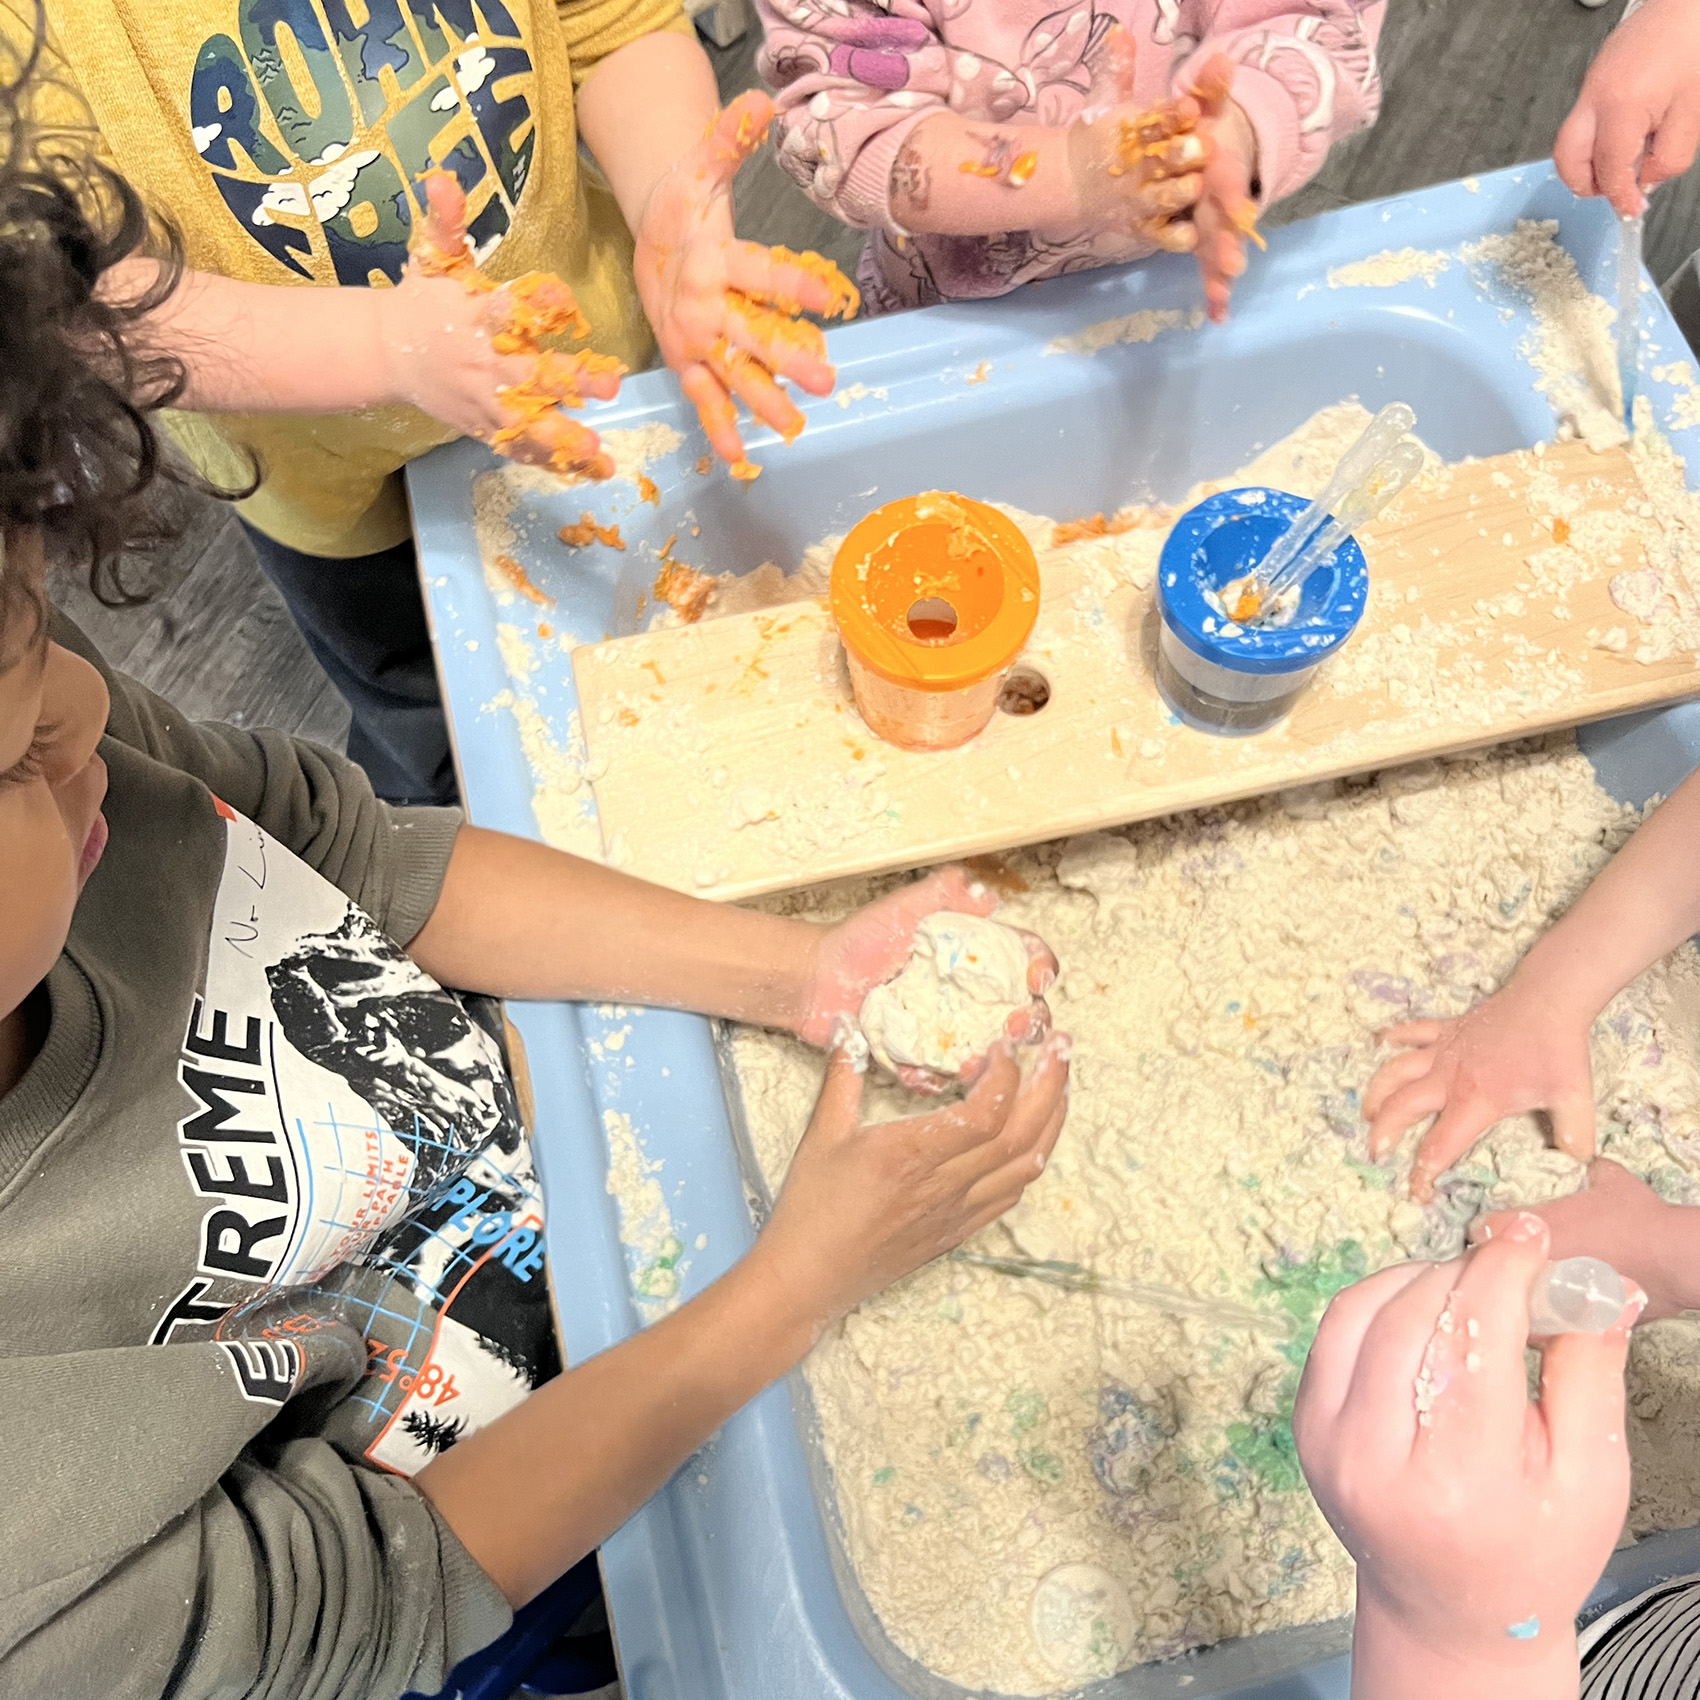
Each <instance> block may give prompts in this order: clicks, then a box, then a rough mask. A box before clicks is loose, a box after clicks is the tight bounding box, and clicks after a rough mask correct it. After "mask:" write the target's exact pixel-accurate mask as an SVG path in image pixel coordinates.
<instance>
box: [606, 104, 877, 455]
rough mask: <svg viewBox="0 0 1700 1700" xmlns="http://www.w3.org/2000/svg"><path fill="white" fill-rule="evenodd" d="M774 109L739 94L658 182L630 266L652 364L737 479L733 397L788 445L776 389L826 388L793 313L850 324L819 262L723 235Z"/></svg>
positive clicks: (851, 303) (827, 372) (841, 289)
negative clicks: (651, 335)
mask: <svg viewBox="0 0 1700 1700" xmlns="http://www.w3.org/2000/svg"><path fill="white" fill-rule="evenodd" d="M772 118H773V102H772V101H771V100H769V99H768V97H767V96H766V95H765V94H760V93H756V92H754V91H751V92H750V93H747V94H742V95H740V96H739V97H738V98H737V99H736V100H735V101H733V102H732V104H731V105H730V106H728V107H727V108H726V109H725V110H724V111H723V112H722V113H721V114H720V116H719V117H718V118H717V119H716V120H715V123H714V127H713V129H711V130H710V131H709V133H708V134H707V135H706V136H705V137H704V138H703V139H702V141H700V142H699V143H698V144H697V145H696V146H695V147H694V148H692V149H691V151H690V152H689V153H687V154H686V155H685V157H684V158H683V159H681V160H680V161H679V163H678V164H677V165H675V166H674V167H673V169H672V170H671V171H670V172H668V173H667V175H666V176H665V177H663V178H662V180H661V181H660V183H658V184H657V185H656V187H655V191H654V193H653V194H652V195H651V196H650V198H649V204H648V206H647V207H646V208H645V209H644V214H643V218H642V220H641V221H640V223H639V227H638V234H637V256H636V260H635V262H634V263H635V269H636V275H637V287H638V294H639V296H640V297H641V298H642V300H643V309H644V312H645V313H646V314H648V316H649V322H650V324H651V325H652V326H653V327H654V329H655V338H656V341H657V342H658V343H659V344H660V347H661V355H662V358H663V359H664V360H665V361H666V362H667V364H668V365H669V366H671V367H672V368H673V370H674V371H675V372H677V373H678V374H679V387H680V388H681V389H682V390H683V391H684V392H685V394H686V395H687V396H688V397H689V398H690V400H691V402H692V403H693V404H694V405H695V407H696V410H697V414H698V417H700V418H701V420H702V427H703V430H704V431H706V432H707V433H708V440H709V442H710V443H711V444H712V445H713V447H714V451H715V453H716V454H718V455H719V456H720V457H721V459H722V460H726V461H730V462H731V463H732V469H733V472H734V474H735V475H736V476H740V477H749V478H753V477H754V476H755V474H756V469H755V468H754V467H753V466H751V465H750V463H749V462H748V461H746V460H745V459H744V445H743V442H742V440H741V439H740V437H739V435H738V425H737V409H736V407H735V406H734V405H733V400H732V398H733V397H734V396H736V397H737V399H738V400H739V401H741V402H743V404H744V405H745V407H747V408H748V409H749V410H750V412H751V413H752V414H754V415H755V417H756V418H757V419H759V420H761V421H762V422H763V423H764V424H766V425H771V426H772V427H773V429H774V430H775V431H777V432H778V433H779V434H780V436H782V437H784V438H785V439H786V440H787V441H789V440H790V439H791V438H792V437H794V436H796V434H797V433H798V432H799V431H801V430H802V428H803V415H802V414H801V412H799V411H798V408H797V406H796V404H795V403H794V402H793V401H792V400H791V399H790V397H789V396H787V395H786V394H785V392H784V391H783V390H782V389H781V388H780V387H779V385H778V384H777V383H776V382H775V381H774V380H775V378H776V377H785V378H789V379H790V380H791V382H792V383H794V384H796V385H797V386H798V387H799V388H801V389H804V390H807V391H808V392H809V394H810V395H829V394H831V392H832V380H833V371H832V367H831V366H830V365H828V364H827V359H826V342H825V339H824V338H823V337H822V336H821V333H820V331H819V330H818V329H817V328H816V327H815V326H814V325H812V324H810V323H809V322H808V320H806V319H800V318H798V317H797V316H796V315H797V313H798V312H799V310H801V309H807V310H808V311H809V312H811V313H818V314H820V315H822V316H823V317H826V318H832V317H835V316H837V315H840V314H842V315H844V316H846V317H848V316H849V315H850V314H853V313H854V312H855V311H856V308H857V306H858V304H859V297H858V296H857V293H856V289H855V286H854V285H853V284H852V283H851V282H850V280H849V279H848V278H846V277H845V276H844V275H843V274H842V273H841V272H840V271H839V270H838V269H837V267H835V266H832V265H829V264H828V263H827V262H826V261H825V260H823V259H821V258H820V256H819V255H818V254H793V253H790V252H789V251H788V250H786V249H784V248H763V247H761V246H759V245H758V244H757V243H754V242H740V241H738V240H737V239H736V237H734V235H733V233H732V179H733V178H734V177H735V176H737V174H738V167H739V166H741V165H742V164H743V163H744V161H745V160H746V159H748V158H749V157H750V155H751V154H752V153H754V152H755V150H756V149H757V148H758V147H760V146H761V144H762V141H763V138H765V136H766V135H767V127H768V124H769V123H770V122H771V120H772Z"/></svg>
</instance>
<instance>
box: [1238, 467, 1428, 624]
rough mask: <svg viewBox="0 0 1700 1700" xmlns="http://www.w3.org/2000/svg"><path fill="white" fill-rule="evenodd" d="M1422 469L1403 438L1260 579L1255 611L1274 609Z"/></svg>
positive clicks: (1259, 573)
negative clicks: (1307, 538)
mask: <svg viewBox="0 0 1700 1700" xmlns="http://www.w3.org/2000/svg"><path fill="white" fill-rule="evenodd" d="M1422 469H1423V451H1422V449H1421V448H1420V447H1419V446H1418V445H1417V444H1416V443H1414V442H1412V441H1411V439H1410V438H1409V437H1407V438H1406V439H1405V440H1404V441H1403V442H1399V443H1395V444H1394V445H1393V447H1392V449H1391V450H1389V451H1388V453H1387V454H1386V455H1385V456H1384V457H1383V458H1382V459H1381V460H1380V461H1378V462H1377V463H1376V464H1375V465H1374V466H1372V467H1371V468H1370V469H1369V471H1368V472H1367V473H1365V475H1364V477H1363V478H1362V480H1361V481H1360V482H1359V483H1357V484H1356V485H1354V486H1353V487H1352V488H1351V489H1350V490H1348V491H1347V492H1346V494H1345V495H1344V496H1343V497H1342V498H1341V500H1340V505H1339V508H1338V510H1337V512H1336V514H1335V517H1334V518H1333V519H1331V520H1329V522H1328V523H1327V524H1326V525H1325V526H1323V528H1322V529H1321V530H1320V531H1319V532H1317V533H1316V535H1315V536H1314V537H1312V538H1311V540H1310V541H1309V542H1308V543H1307V544H1305V546H1304V547H1303V548H1302V549H1300V550H1299V552H1298V553H1297V554H1296V555H1294V556H1293V558H1292V559H1291V560H1290V561H1288V562H1287V564H1286V565H1285V566H1284V567H1282V568H1281V570H1280V571H1279V572H1278V573H1275V574H1273V575H1271V576H1267V577H1265V576H1264V572H1263V569H1262V568H1259V569H1258V576H1259V577H1260V578H1262V579H1263V595H1262V597H1261V598H1260V602H1259V612H1260V613H1261V612H1263V611H1265V610H1267V611H1268V612H1270V613H1273V612H1274V611H1275V605H1276V604H1277V602H1279V600H1280V599H1281V598H1282V597H1283V596H1285V595H1286V593H1287V592H1288V591H1289V590H1292V589H1293V588H1294V587H1295V586H1296V585H1301V584H1303V583H1304V581H1305V580H1306V579H1307V578H1309V577H1310V575H1311V574H1312V573H1313V572H1315V571H1316V569H1317V568H1318V567H1320V566H1321V565H1322V563H1323V562H1324V561H1326V560H1327V559H1328V558H1329V557H1330V556H1331V555H1332V554H1333V553H1334V551H1335V550H1336V549H1338V548H1339V547H1340V544H1341V543H1342V542H1343V541H1344V540H1345V539H1346V538H1347V537H1348V536H1349V535H1350V534H1351V533H1352V532H1354V531H1356V530H1357V529H1358V528H1359V527H1360V526H1365V525H1368V524H1369V522H1370V521H1371V520H1372V519H1374V518H1375V516H1376V515H1377V514H1378V513H1380V512H1381V510H1382V509H1383V508H1384V507H1386V506H1387V504H1388V503H1389V502H1391V501H1392V500H1393V498H1394V497H1395V496H1397V495H1398V494H1399V492H1400V491H1401V490H1403V489H1404V488H1405V486H1406V485H1407V484H1409V483H1410V482H1411V480H1412V479H1413V478H1415V477H1416V475H1417V474H1418V473H1419V472H1421V471H1422Z"/></svg>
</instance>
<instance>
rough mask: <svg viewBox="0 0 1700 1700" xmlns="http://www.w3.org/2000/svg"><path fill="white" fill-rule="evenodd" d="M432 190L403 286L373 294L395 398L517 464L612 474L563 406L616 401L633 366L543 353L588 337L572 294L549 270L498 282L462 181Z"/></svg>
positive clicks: (441, 176) (433, 178) (443, 180)
mask: <svg viewBox="0 0 1700 1700" xmlns="http://www.w3.org/2000/svg"><path fill="white" fill-rule="evenodd" d="M425 194H426V200H427V203H428V205H429V209H430V210H429V213H428V215H427V217H426V220H425V223H424V225H423V227H422V228H421V230H420V231H419V233H418V235H417V237H416V239H415V242H414V246H413V253H412V255H411V256H410V258H409V260H408V263H407V269H406V270H405V271H404V272H403V273H402V279H401V282H400V284H399V285H397V287H396V288H394V289H384V290H373V291H372V292H371V293H372V296H373V300H374V306H375V309H376V311H377V314H378V336H379V340H380V342H381V343H382V346H383V350H384V358H385V363H386V366H387V368H388V373H389V386H388V387H389V388H390V390H391V392H392V393H393V394H394V396H395V398H396V399H397V400H398V401H405V402H410V403H412V405H413V406H415V407H418V408H421V409H423V411H425V412H426V413H429V414H430V415H431V416H432V417H433V418H436V419H440V420H442V421H443V423H444V424H445V425H452V426H454V427H455V429H456V430H458V431H464V432H466V434H467V435H468V436H470V437H477V438H478V439H479V440H480V441H482V442H486V443H489V444H490V445H491V447H492V448H494V449H496V450H498V452H500V453H502V454H505V455H507V456H509V457H510V458H512V459H514V460H521V461H529V462H533V463H535V464H538V465H543V466H549V467H551V468H553V469H554V470H555V471H556V472H584V473H588V474H589V475H590V476H591V477H593V478H607V477H609V476H611V474H612V473H613V470H614V468H613V462H612V461H611V460H609V458H608V457H607V455H605V454H604V453H603V452H602V448H601V445H600V443H599V442H598V441H597V438H596V433H595V432H594V431H591V430H589V429H587V428H586V427H585V426H583V425H581V424H579V422H578V421H577V420H576V419H571V418H569V417H568V416H567V415H566V414H565V413H563V412H562V411H561V409H562V408H567V407H582V406H583V405H584V399H585V397H586V396H594V397H595V398H596V399H597V400H598V401H609V400H612V399H613V397H614V396H615V395H616V394H618V392H619V388H620V377H621V374H622V373H623V372H624V371H625V368H624V367H623V366H622V365H621V364H620V363H619V361H617V360H611V359H609V358H607V357H606V356H605V355H600V354H592V353H590V352H588V351H586V352H580V353H577V354H562V353H557V352H553V351H551V350H548V349H544V348H541V347H539V345H538V341H537V339H538V338H539V337H540V336H542V337H548V336H556V335H560V334H562V333H570V334H572V335H574V336H577V337H582V336H584V335H586V334H587V333H588V330H589V326H588V325H587V324H586V323H585V320H584V317H583V315H582V314H581V313H580V312H579V310H578V308H577V306H576V304H575V303H574V301H573V295H572V291H571V290H570V289H568V288H567V286H566V285H565V284H564V283H562V282H561V280H560V279H559V278H558V277H551V276H549V275H547V274H546V273H541V272H534V273H532V274H530V275H529V276H527V277H523V278H516V279H515V280H514V281H513V282H512V283H509V284H502V285H492V284H491V283H489V282H488V281H487V280H486V279H485V278H483V277H482V276H480V275H479V272H478V270H477V267H476V266H475V265H474V264H473V260H472V254H471V252H470V250H469V249H468V248H467V246H466V197H465V195H463V194H462V193H461V188H460V185H459V184H458V183H457V182H456V181H455V180H454V178H453V177H452V176H450V174H449V173H448V172H446V171H434V172H432V173H431V174H430V176H429V177H428V178H427V179H426V182H425Z"/></svg>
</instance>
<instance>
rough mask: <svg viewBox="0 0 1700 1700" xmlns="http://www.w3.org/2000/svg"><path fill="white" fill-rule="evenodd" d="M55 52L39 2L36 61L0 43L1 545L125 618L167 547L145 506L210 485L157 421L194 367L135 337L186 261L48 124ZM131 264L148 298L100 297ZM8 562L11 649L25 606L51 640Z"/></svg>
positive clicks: (87, 131)
mask: <svg viewBox="0 0 1700 1700" xmlns="http://www.w3.org/2000/svg"><path fill="white" fill-rule="evenodd" d="M45 40H46V26H45V14H44V13H43V10H42V6H41V0H36V6H35V30H34V39H33V41H32V42H31V43H30V46H29V49H28V51H27V52H23V51H22V50H21V49H20V48H19V46H18V45H17V44H13V45H12V46H10V47H8V45H7V44H6V43H5V42H4V41H0V303H3V305H0V532H11V533H17V532H21V531H25V530H36V531H39V533H40V534H41V537H42V541H43V543H44V545H45V547H46V551H47V554H48V555H49V557H50V558H51V559H53V560H54V561H55V562H57V563H59V564H61V565H63V566H68V567H71V568H73V569H80V570H81V571H83V572H85V573H86V575H87V577H88V581H89V585H90V588H91V589H92V590H93V591H94V594H95V595H96V596H97V597H99V598H100V599H101V601H103V602H105V603H107V604H108V605H110V606H114V607H117V606H124V605H126V604H131V603H136V602H141V601H144V600H146V598H147V595H148V589H149V587H148V583H147V576H148V575H147V569H148V565H149V562H148V549H149V546H150V545H152V544H157V543H158V542H160V541H162V540H163V538H164V537H165V536H166V535H167V534H168V530H169V528H168V525H167V522H166V521H165V520H164V519H163V517H162V516H161V515H160V514H159V513H158V512H157V511H156V509H155V504H153V503H151V502H149V501H148V500H146V497H147V495H148V493H149V491H150V490H151V489H152V487H153V486H154V485H155V484H156V482H157V481H159V480H160V479H162V478H164V479H168V480H171V481H173V482H175V483H186V484H195V483H198V482H199V481H198V480H197V479H195V477H194V475H193V474H192V473H189V472H187V471H186V470H184V469H182V468H181V467H180V466H178V465H177V464H176V463H175V462H173V461H172V460H171V459H169V458H168V457H167V456H166V455H165V454H164V453H163V452H162V449H161V446H160V441H159V438H158V436H157V434H156V433H155V430H154V427H153V424H152V422H151V420H150V419H149V417H148V416H149V415H150V414H151V413H153V412H154V411H155V410H156V409H158V408H161V407H169V406H170V405H171V404H172V403H173V402H174V401H176V400H177V398H178V397H179V396H180V395H181V394H182V393H183V388H184V383H185V378H184V372H183V367H182V365H181V363H180V362H179V361H177V360H176V359H174V358H172V357H171V356H169V355H164V354H161V353H159V352H158V351H157V350H150V349H149V347H148V346H147V342H146V338H145V337H144V336H142V335H140V334H138V324H139V321H141V320H142V319H143V318H144V317H145V316H146V315H147V314H149V313H151V312H153V311H154V310H155V309H156V308H158V307H159V306H160V304H161V303H162V302H164V301H165V300H166V298H167V297H168V296H169V295H170V294H171V292H172V290H174V289H175V288H176V287H177V284H178V281H179V279H180V278H181V276H182V272H183V248H182V241H181V239H180V237H179V236H178V234H177V232H176V230H175V229H174V227H173V226H172V225H170V224H169V223H168V222H167V221H165V220H162V219H159V218H157V217H155V216H154V215H152V214H151V213H150V212H149V211H148V209H147V207H146V206H145V205H144V203H143V201H142V199H141V197H140V196H139V195H138V194H137V193H136V191H135V190H134V189H132V188H131V187H130V185H129V184H128V183H126V182H125V181H124V179H123V178H122V177H120V176H119V175H118V173H117V172H116V171H114V170H112V169H111V167H110V166H108V165H106V164H104V163H103V162H102V161H101V160H100V159H99V158H98V156H97V152H96V149H97V145H98V138H97V135H96V132H95V129H94V126H93V123H92V121H91V122H90V123H88V124H87V125H80V126H79V125H67V124H64V123H58V124H51V125H50V124H47V123H45V122H43V121H42V120H41V118H40V117H39V115H38V113H37V111H36V106H37V101H36V96H37V95H38V94H39V93H40V91H41V89H42V88H43V87H44V86H45V85H46V84H47V82H48V80H49V79H48V77H47V75H46V73H45V72H44V70H43V65H42V55H43V48H44V43H45ZM54 92H55V94H56V95H60V96H62V95H63V94H64V93H65V91H64V90H62V89H57V88H56V89H55V91H54ZM134 257H145V258H149V259H152V260H153V261H154V262H155V269H154V270H153V272H152V273H151V275H150V276H149V277H148V279H147V281H146V283H145V287H142V288H140V289H139V290H136V291H130V292H125V293H123V294H115V293H114V292H113V291H112V290H111V287H110V284H109V285H108V288H107V290H106V291H105V292H103V291H102V289H101V282H102V279H103V278H104V277H105V276H106V274H107V273H108V272H109V271H110V270H111V269H112V267H114V266H115V265H117V264H118V263H119V262H120V261H122V260H127V259H131V258H134ZM138 551H139V552H138ZM11 553H12V554H13V558H14V564H13V568H12V570H11V571H7V569H6V568H5V566H4V565H0V635H3V633H4V629H5V625H6V623H7V616H8V614H15V613H16V612H17V611H18V608H19V605H20V604H25V605H27V606H33V608H34V611H35V624H36V627H37V629H38V631H39V627H40V625H41V622H42V619H43V616H44V608H43V604H42V592H41V589H40V586H39V585H34V586H31V585H28V584H26V583H24V582H23V578H24V574H23V569H22V568H21V566H20V565H19V563H18V560H17V555H18V552H17V551H15V550H14V551H11ZM6 647H7V648H8V649H10V648H11V647H12V645H10V644H8V645H6Z"/></svg>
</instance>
